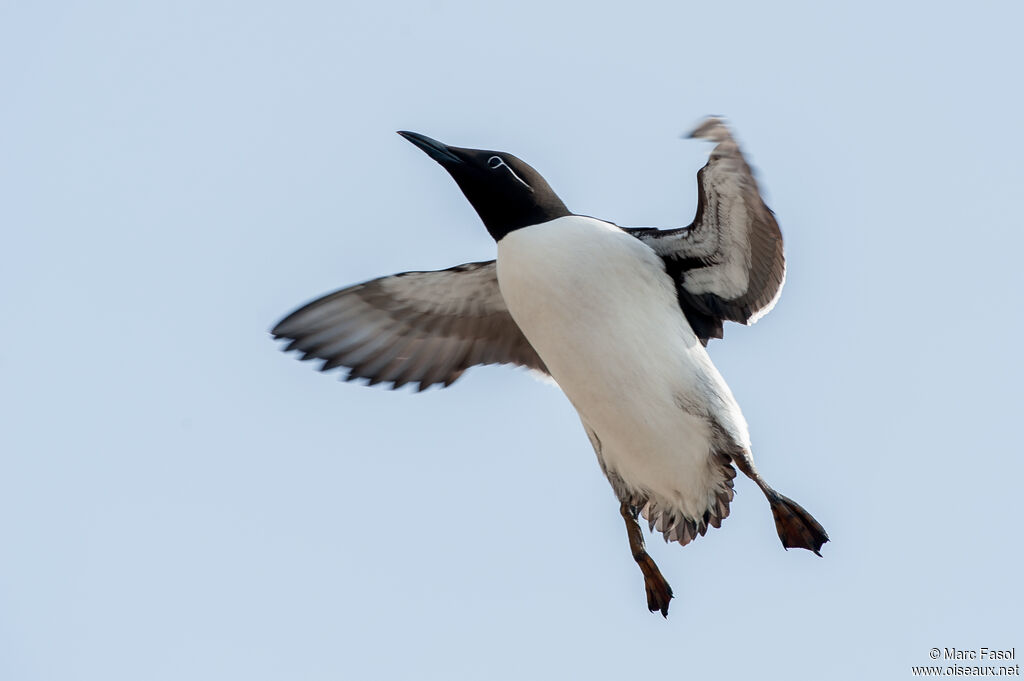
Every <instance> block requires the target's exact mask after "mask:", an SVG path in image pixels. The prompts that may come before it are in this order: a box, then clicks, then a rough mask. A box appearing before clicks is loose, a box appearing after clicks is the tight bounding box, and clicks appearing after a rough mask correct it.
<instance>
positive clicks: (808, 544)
mask: <svg viewBox="0 0 1024 681" xmlns="http://www.w3.org/2000/svg"><path fill="white" fill-rule="evenodd" d="M732 460H733V461H734V462H735V463H736V466H737V467H739V469H740V471H741V472H742V473H743V474H744V475H745V476H747V477H748V478H750V479H751V480H753V481H754V482H755V483H757V486H758V487H760V488H761V491H762V492H764V495H765V497H766V498H767V499H768V504H769V505H770V506H771V507H772V517H773V518H775V531H776V532H778V534H779V539H781V540H782V546H783V547H784V548H785V549H787V550H788V549H792V548H797V549H807V550H808V551H812V552H814V554H815V555H816V556H818V557H819V558H820V557H821V547H822V546H823V545H824V544H825V542H827V541H828V533H827V532H825V528H824V527H822V526H821V523H819V522H818V521H817V520H815V519H814V516H812V515H811V514H810V513H808V512H807V510H806V509H805V508H804V507H803V506H801V505H800V504H798V503H796V502H795V501H793V500H792V499H790V498H789V497H786V496H783V495H781V494H779V493H778V492H776V491H775V490H774V489H772V487H771V485H769V484H768V483H767V482H765V479H764V478H762V477H761V474H760V473H758V472H757V469H756V468H755V467H754V461H753V459H752V458H751V456H750V452H747V451H743V452H741V453H739V454H736V455H734V456H733V457H732Z"/></svg>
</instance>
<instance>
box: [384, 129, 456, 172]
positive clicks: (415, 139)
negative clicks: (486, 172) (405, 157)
mask: <svg viewBox="0 0 1024 681" xmlns="http://www.w3.org/2000/svg"><path fill="white" fill-rule="evenodd" d="M398 134H399V135H401V136H402V137H404V138H405V139H407V140H409V141H410V142H412V143H413V144H415V145H416V146H417V147H419V148H420V149H422V150H423V151H424V152H426V154H427V156H429V157H430V158H432V159H434V160H435V161H437V162H438V163H440V164H441V165H445V164H447V163H464V162H465V161H463V160H462V159H461V158H459V157H458V156H456V155H455V153H454V152H453V151H452V150H451V149H450V148H449V147H448V146H447V145H444V144H441V143H440V142H438V141H437V140H434V139H430V138H429V137H427V136H426V135H421V134H419V133H418V132H409V131H407V130H399V131H398Z"/></svg>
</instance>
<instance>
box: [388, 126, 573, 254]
mask: <svg viewBox="0 0 1024 681" xmlns="http://www.w3.org/2000/svg"><path fill="white" fill-rule="evenodd" d="M398 134H399V135H401V136H402V137H404V138H405V139H407V140H409V141H410V142H412V143H413V144H415V145H416V146H417V147H419V148H420V149H422V150H423V151H424V152H425V153H426V154H427V155H428V156H430V158H432V159H434V160H435V161H437V162H438V163H440V164H441V166H442V167H443V168H444V169H445V170H447V171H448V174H449V175H451V176H452V178H453V179H454V180H455V182H456V183H457V184H458V185H459V188H460V189H461V190H462V193H463V194H465V195H466V198H467V199H469V202H470V203H471V204H472V205H473V208H474V209H476V212H477V214H478V215H479V216H480V219H481V220H483V223H484V226H485V227H487V231H488V232H490V233H491V236H493V237H494V239H495V241H499V240H501V238H502V237H503V236H505V235H506V234H508V233H509V232H511V231H514V230H516V229H519V228H520V227H527V226H529V225H535V224H538V223H541V222H547V221H548V220H554V219H555V218H559V217H562V216H565V215H569V214H570V212H569V209H568V208H566V207H565V204H564V203H562V200H561V199H559V198H558V195H557V194H555V192H554V191H553V190H552V189H551V187H550V186H549V185H548V183H547V181H546V180H545V179H544V178H543V177H542V176H541V174H540V173H538V172H537V171H536V170H534V169H533V168H531V167H530V166H529V165H528V164H526V163H524V162H523V161H521V160H520V159H518V158H516V157H515V156H513V155H512V154H507V153H505V152H503V151H485V150H482V149H463V148H461V147H449V146H448V145H446V144H442V143H441V142H438V141H437V140H434V139H431V138H429V137H427V136H426V135H421V134H419V133H416V132H406V131H404V130H402V131H399V133H398Z"/></svg>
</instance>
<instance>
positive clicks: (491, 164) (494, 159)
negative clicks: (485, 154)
mask: <svg viewBox="0 0 1024 681" xmlns="http://www.w3.org/2000/svg"><path fill="white" fill-rule="evenodd" d="M502 166H505V169H506V170H507V171H508V172H510V173H512V177H514V178H516V179H517V180H519V182H520V183H522V185H523V186H524V187H526V188H527V189H529V190H530V191H531V192H532V191H533V187H531V186H530V185H528V184H526V180H524V179H523V178H521V177H519V176H518V175H516V171H514V170H512V167H511V166H510V165H509V164H507V163H505V159H503V158H502V157H501V156H491V157H490V158H489V159H487V167H488V168H491V169H492V170H497V169H498V168H500V167H502Z"/></svg>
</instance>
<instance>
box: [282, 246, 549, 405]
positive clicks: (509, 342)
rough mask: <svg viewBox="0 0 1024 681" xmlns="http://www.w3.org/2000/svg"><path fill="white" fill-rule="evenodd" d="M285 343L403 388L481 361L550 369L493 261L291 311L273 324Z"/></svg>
mask: <svg viewBox="0 0 1024 681" xmlns="http://www.w3.org/2000/svg"><path fill="white" fill-rule="evenodd" d="M271 333H272V334H273V335H274V337H275V338H284V339H288V340H290V341H291V342H290V343H289V344H288V346H287V347H286V348H285V351H288V350H300V351H302V353H303V355H302V359H304V360H306V359H314V358H316V359H322V360H324V364H323V366H321V367H320V370H321V371H328V370H330V369H334V368H336V367H348V368H349V372H348V375H347V376H346V377H345V380H352V379H354V378H366V379H369V385H373V384H375V383H381V382H390V383H392V384H393V385H392V388H399V387H401V386H403V385H405V384H406V383H419V389H420V390H424V389H425V388H427V387H429V386H431V385H433V384H435V383H443V384H444V386H446V387H447V386H449V385H451V384H452V383H453V382H455V380H456V379H458V378H459V376H461V375H462V372H463V371H465V370H466V369H468V368H469V367H471V366H473V365H475V364H506V363H511V364H519V365H522V366H526V367H530V368H531V369H536V370H537V371H542V372H544V373H547V368H546V367H545V366H544V363H543V362H542V361H541V360H540V357H538V356H537V353H536V351H534V349H533V347H532V346H531V345H530V343H529V342H528V341H527V340H526V337H525V336H523V332H522V331H520V330H519V327H518V326H516V323H515V322H514V321H513V320H512V316H511V315H509V312H508V308H506V307H505V300H504V299H503V298H502V297H501V291H500V290H499V289H498V277H497V273H496V271H495V267H494V261H493V260H491V261H489V262H474V263H468V264H465V265H458V266H457V267H452V268H450V269H447V270H439V271H437V272H403V273H401V274H395V275H393V276H390V277H381V278H380V279H373V280H372V281H368V282H365V283H362V284H357V285H355V286H350V287H348V288H345V289H342V290H340V291H336V292H334V293H331V294H329V295H326V296H324V297H323V298H319V299H317V300H314V301H313V302H311V303H309V304H308V305H306V306H304V307H301V308H299V309H298V310H296V311H295V312H293V313H291V314H290V315H288V316H287V317H285V318H284V319H282V320H281V321H280V323H278V325H277V326H275V327H274V329H273V331H271Z"/></svg>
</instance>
